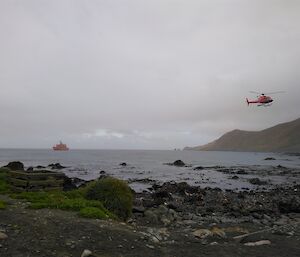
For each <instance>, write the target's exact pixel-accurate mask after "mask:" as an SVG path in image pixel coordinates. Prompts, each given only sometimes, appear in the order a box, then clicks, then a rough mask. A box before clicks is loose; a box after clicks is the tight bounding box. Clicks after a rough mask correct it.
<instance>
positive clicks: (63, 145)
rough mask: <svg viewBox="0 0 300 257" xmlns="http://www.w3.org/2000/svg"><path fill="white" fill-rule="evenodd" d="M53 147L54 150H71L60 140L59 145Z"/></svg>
mask: <svg viewBox="0 0 300 257" xmlns="http://www.w3.org/2000/svg"><path fill="white" fill-rule="evenodd" d="M52 149H53V150H54V151H68V150H69V148H68V147H67V145H66V144H63V143H62V142H60V144H57V145H55V146H53V147H52Z"/></svg>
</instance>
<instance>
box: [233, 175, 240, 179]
mask: <svg viewBox="0 0 300 257" xmlns="http://www.w3.org/2000/svg"><path fill="white" fill-rule="evenodd" d="M231 179H239V176H232V177H231Z"/></svg>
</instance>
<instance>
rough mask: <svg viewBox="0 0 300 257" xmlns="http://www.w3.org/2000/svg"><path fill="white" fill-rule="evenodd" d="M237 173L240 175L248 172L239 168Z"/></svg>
mask: <svg viewBox="0 0 300 257" xmlns="http://www.w3.org/2000/svg"><path fill="white" fill-rule="evenodd" d="M236 174H238V175H247V174H248V172H246V171H245V170H242V169H240V170H238V171H237V172H236Z"/></svg>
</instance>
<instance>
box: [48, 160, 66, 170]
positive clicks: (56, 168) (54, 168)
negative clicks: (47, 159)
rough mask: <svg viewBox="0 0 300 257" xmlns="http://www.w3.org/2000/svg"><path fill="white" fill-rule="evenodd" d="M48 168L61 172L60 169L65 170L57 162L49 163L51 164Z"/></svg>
mask: <svg viewBox="0 0 300 257" xmlns="http://www.w3.org/2000/svg"><path fill="white" fill-rule="evenodd" d="M48 167H51V169H52V170H61V169H64V168H66V167H64V166H62V165H61V164H60V163H58V162H57V163H51V164H49V165H48Z"/></svg>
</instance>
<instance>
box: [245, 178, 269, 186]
mask: <svg viewBox="0 0 300 257" xmlns="http://www.w3.org/2000/svg"><path fill="white" fill-rule="evenodd" d="M248 181H249V182H250V183H251V184H253V185H267V184H268V182H267V181H264V180H260V179H259V178H251V179H249V180H248Z"/></svg>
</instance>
